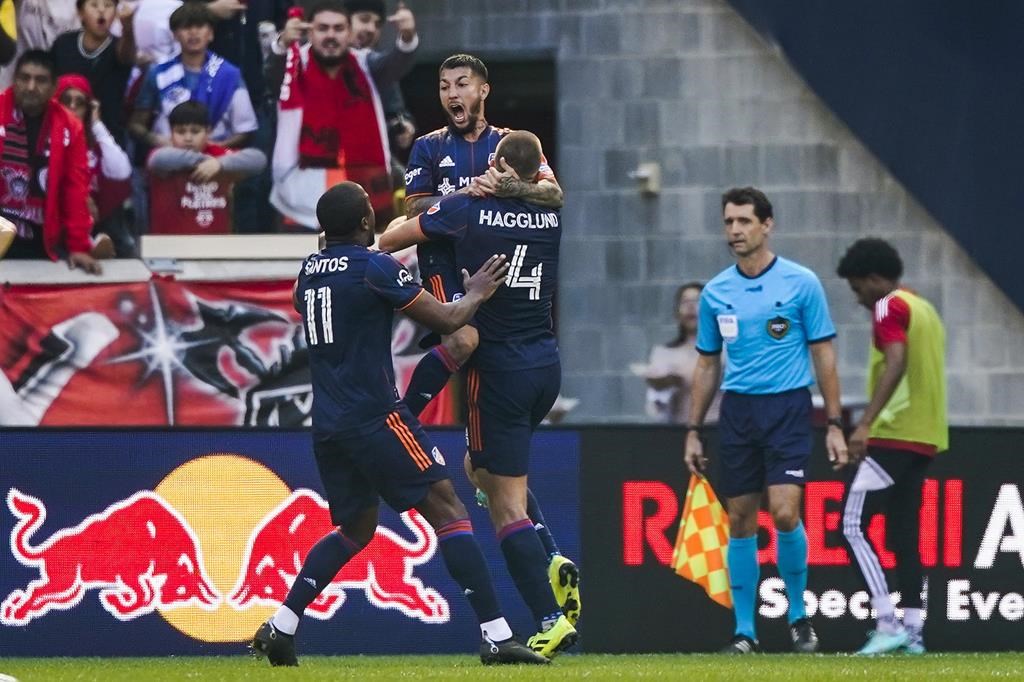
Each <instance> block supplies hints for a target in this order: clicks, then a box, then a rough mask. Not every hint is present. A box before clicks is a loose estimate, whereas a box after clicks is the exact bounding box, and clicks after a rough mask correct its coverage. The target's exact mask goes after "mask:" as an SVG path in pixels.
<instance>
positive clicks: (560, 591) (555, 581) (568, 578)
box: [548, 554, 583, 627]
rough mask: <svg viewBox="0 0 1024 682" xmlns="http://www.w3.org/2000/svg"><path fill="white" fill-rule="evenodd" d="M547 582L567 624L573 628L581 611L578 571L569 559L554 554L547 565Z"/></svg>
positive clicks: (578, 619)
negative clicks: (566, 619) (567, 620)
mask: <svg viewBox="0 0 1024 682" xmlns="http://www.w3.org/2000/svg"><path fill="white" fill-rule="evenodd" d="M548 581H549V582H550V583H551V591H552V592H554V593H555V601H556V602H558V605H559V606H560V607H561V609H562V613H564V614H565V617H566V618H568V619H569V624H570V625H572V626H573V627H575V626H576V623H578V622H579V621H580V611H581V610H582V609H583V605H582V602H581V601H580V569H578V568H576V564H574V563H573V562H572V560H571V559H567V558H566V557H564V556H562V555H561V554H556V555H555V556H553V557H551V563H550V564H548Z"/></svg>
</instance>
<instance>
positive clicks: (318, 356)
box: [251, 182, 550, 665]
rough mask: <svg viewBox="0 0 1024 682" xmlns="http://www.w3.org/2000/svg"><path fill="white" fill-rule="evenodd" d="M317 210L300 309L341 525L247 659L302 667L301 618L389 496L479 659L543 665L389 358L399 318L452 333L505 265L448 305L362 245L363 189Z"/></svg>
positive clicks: (368, 237)
mask: <svg viewBox="0 0 1024 682" xmlns="http://www.w3.org/2000/svg"><path fill="white" fill-rule="evenodd" d="M316 212H317V219H318V220H319V222H320V225H321V226H322V227H323V229H324V232H325V235H326V242H327V245H326V248H324V249H323V250H321V251H320V252H319V253H315V254H313V255H311V256H310V257H309V258H307V259H306V261H305V262H304V263H303V266H302V271H301V272H300V273H299V277H298V280H297V282H296V283H295V309H296V310H297V311H298V312H299V313H300V314H301V315H302V322H303V328H304V330H305V332H306V342H307V344H308V346H309V357H310V363H309V364H310V372H311V375H312V380H313V453H314V455H315V456H316V463H317V468H318V469H319V471H320V479H321V481H322V482H323V485H324V490H325V491H326V493H327V502H328V505H329V507H330V512H331V521H332V522H333V523H334V524H336V525H337V528H336V529H335V530H333V531H331V532H330V533H328V534H327V535H325V536H324V537H323V538H322V539H321V540H320V541H319V542H317V544H316V545H314V546H313V548H312V549H310V551H309V554H308V555H307V556H306V557H305V560H304V561H303V564H302V569H301V570H300V571H299V574H298V576H296V578H295V581H294V583H293V584H292V586H291V589H290V590H289V591H288V595H287V597H286V598H285V600H284V604H282V605H281V606H280V608H278V610H277V612H276V613H275V614H274V616H273V617H272V618H271V619H270V620H268V621H267V622H266V623H264V624H263V625H262V626H261V627H260V629H259V630H258V631H257V632H256V635H255V636H254V638H253V641H252V645H251V646H252V650H253V652H254V653H255V654H258V655H266V656H267V657H268V658H269V659H270V663H271V664H272V665H298V660H297V657H296V655H295V641H294V637H295V632H296V630H297V628H298V625H299V619H300V618H301V617H302V614H303V613H304V612H305V610H306V607H308V606H309V605H310V604H311V603H312V602H313V600H314V599H316V598H317V596H318V595H319V594H320V593H321V592H322V591H323V590H324V588H326V587H327V586H328V585H329V584H330V583H331V581H332V580H333V579H334V577H335V576H336V575H337V573H338V571H340V570H341V569H342V567H343V566H344V565H345V564H346V563H347V562H348V561H349V560H350V559H352V558H353V557H354V556H356V555H357V554H359V553H360V552H361V551H362V550H363V548H365V547H366V545H368V544H369V543H370V541H371V540H372V539H373V537H374V533H375V532H376V529H377V516H378V507H379V504H380V499H381V498H384V501H385V502H387V503H388V504H389V505H390V506H391V507H392V508H393V509H394V510H395V511H399V512H402V511H406V510H408V509H416V510H417V511H418V512H419V513H420V514H422V515H423V518H424V519H426V520H427V522H428V523H429V524H430V525H431V526H432V527H433V528H434V530H435V532H436V533H437V539H438V546H439V548H440V550H441V556H442V558H443V559H444V562H445V566H446V567H447V568H448V572H449V573H450V574H451V576H452V577H453V578H454V579H455V581H456V582H457V583H458V584H459V587H461V588H462V591H463V593H464V594H465V595H466V598H467V599H468V600H469V603H470V605H471V606H472V607H473V610H474V611H475V613H476V616H477V620H478V622H479V624H480V633H481V637H482V638H483V644H482V646H481V651H480V658H481V660H482V661H483V662H484V663H485V664H490V663H538V664H544V663H547V662H548V660H547V659H546V658H544V657H543V656H540V655H538V654H536V653H535V652H533V651H530V650H529V649H528V648H526V647H524V646H523V645H521V644H519V643H517V642H516V640H515V639H513V637H512V631H511V629H510V628H509V625H508V623H507V622H506V621H505V619H504V617H503V616H502V612H501V607H500V605H499V604H498V599H497V596H496V594H495V591H494V586H493V585H492V583H491V577H490V574H489V573H488V571H487V564H486V563H485V561H484V558H483V555H482V554H481V553H480V547H479V546H478V545H477V543H476V539H475V537H474V535H473V527H472V525H471V524H470V521H469V515H468V513H467V512H466V508H465V506H463V504H462V502H460V501H459V498H458V497H457V496H456V495H455V489H454V488H453V487H452V482H451V479H450V478H449V476H448V471H447V469H446V468H445V461H444V457H443V456H442V455H441V453H440V451H439V450H438V449H437V448H436V447H434V446H433V445H432V444H431V442H430V440H429V439H428V438H427V435H426V434H425V433H424V432H423V428H422V427H421V426H420V423H419V421H418V420H417V419H416V417H414V416H413V415H412V414H411V413H410V412H409V409H408V408H407V407H406V406H405V405H404V404H403V403H402V402H400V401H399V399H398V392H397V391H396V390H395V378H394V369H393V367H392V363H391V354H390V348H391V318H392V316H393V315H394V311H395V310H403V311H405V313H406V314H407V315H409V316H410V317H412V318H413V319H414V320H416V321H417V322H419V323H421V324H423V325H425V326H427V327H429V328H431V329H434V330H435V331H439V332H444V333H448V332H452V331H454V330H456V329H458V328H460V327H462V326H463V325H464V324H466V322H468V321H469V319H470V317H471V316H472V315H473V313H474V312H475V311H476V310H477V307H478V306H479V305H480V303H481V302H482V301H484V300H486V299H487V298H488V297H489V296H491V294H492V293H493V292H494V291H495V290H496V289H497V288H498V286H499V285H500V284H501V282H502V280H503V279H504V276H505V274H506V270H507V267H506V265H505V264H504V259H503V258H501V257H500V256H491V257H488V258H486V259H484V263H485V264H484V266H483V267H482V268H480V269H479V271H478V272H477V273H476V274H474V275H473V276H472V277H470V276H469V274H468V273H464V276H463V283H464V285H465V288H466V295H465V296H463V298H462V299H461V300H459V301H457V302H453V303H447V304H443V303H440V302H438V301H437V300H436V299H435V298H434V297H433V296H431V295H430V294H428V293H426V292H424V291H423V289H422V288H421V287H420V285H419V284H418V283H417V282H416V281H415V280H414V279H413V277H412V275H411V274H409V271H408V270H406V269H405V268H404V267H402V266H401V264H399V263H398V261H396V260H395V259H394V258H392V257H391V256H389V255H387V254H384V253H380V252H378V251H372V250H370V249H369V248H368V247H369V245H370V244H371V243H372V241H373V234H374V229H373V228H374V213H373V208H372V207H371V206H370V197H369V196H368V195H367V194H366V192H365V191H364V190H363V188H362V187H360V186H359V185H357V184H355V183H352V182H343V183H341V184H339V185H336V186H334V187H332V188H331V189H329V190H328V191H327V192H326V193H325V194H324V195H323V196H322V197H321V198H320V201H319V202H318V203H317V209H316ZM549 594H550V592H549Z"/></svg>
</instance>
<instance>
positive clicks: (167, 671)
mask: <svg viewBox="0 0 1024 682" xmlns="http://www.w3.org/2000/svg"><path fill="white" fill-rule="evenodd" d="M301 663H302V666H301V667H300V668H298V669H280V668H270V667H269V666H268V665H267V664H266V662H265V661H256V660H252V659H249V658H246V657H242V656H238V657H208V658H202V657H183V658H53V659H41V658H20V659H19V658H8V659H5V660H4V659H0V673H5V674H7V675H11V676H13V677H15V678H17V679H18V680H20V682H32V681H34V680H45V681H46V682H59V681H61V680H76V681H78V680H82V681H86V680H97V681H102V682H115V681H119V680H125V681H126V682H127V681H128V680H132V681H133V682H134V681H136V680H144V681H147V682H148V681H149V680H218V681H224V682H230V681H232V680H337V679H357V680H395V679H442V680H448V679H456V680H519V679H530V680H565V679H585V680H623V679H625V680H630V679H664V680H758V681H759V680H788V681H790V682H792V681H794V680H798V681H799V682H809V681H811V680H901V681H905V680H916V679H934V678H937V677H942V678H945V679H949V680H967V679H990V678H1001V679H1021V678H1022V677H1024V654H1019V653H999V654H928V655H926V656H919V657H908V656H893V657H884V658H874V659H861V658H854V657H851V656H843V655H821V656H795V655H760V656H744V657H724V656H711V655H682V654H658V655H627V656H609V655H599V654H584V655H578V656H572V655H567V656H562V657H560V658H558V659H557V660H556V661H555V662H554V663H552V664H551V665H550V666H545V667H543V668H540V667H507V666H506V667H494V668H485V667H483V666H481V665H480V663H479V662H478V661H477V660H476V659H475V658H473V657H471V656H347V657H340V656H338V657H330V656H307V657H305V658H303V659H302V660H301ZM0 679H3V678H0Z"/></svg>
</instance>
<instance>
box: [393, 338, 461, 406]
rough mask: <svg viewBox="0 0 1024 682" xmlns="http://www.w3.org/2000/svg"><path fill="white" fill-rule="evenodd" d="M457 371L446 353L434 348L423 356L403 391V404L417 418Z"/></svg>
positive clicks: (452, 360)
mask: <svg viewBox="0 0 1024 682" xmlns="http://www.w3.org/2000/svg"><path fill="white" fill-rule="evenodd" d="M457 371H459V363H457V362H455V358H453V357H452V356H451V355H450V354H449V353H448V351H446V350H445V349H444V348H442V347H441V346H434V347H433V348H431V349H430V352H429V353H427V354H426V355H424V356H423V358H422V359H421V360H420V362H419V364H418V365H416V369H415V370H414V371H413V373H412V379H410V380H409V387H408V388H407V389H406V390H405V398H403V400H405V404H406V405H407V406H408V407H409V411H411V412H412V413H413V414H414V415H416V416H417V417H418V416H419V415H420V412H422V411H423V409H424V408H425V407H426V406H427V404H428V403H429V402H430V401H431V400H433V399H434V396H436V395H437V394H438V393H440V392H441V391H442V389H444V387H445V384H447V383H448V379H450V378H451V376H452V374H454V373H455V372H457Z"/></svg>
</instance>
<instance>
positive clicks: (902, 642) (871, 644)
mask: <svg viewBox="0 0 1024 682" xmlns="http://www.w3.org/2000/svg"><path fill="white" fill-rule="evenodd" d="M909 643H910V634H909V633H908V632H907V631H906V630H904V629H903V628H900V629H899V630H897V631H896V632H880V631H878V630H874V631H872V632H871V633H870V634H869V635H868V641H867V643H865V644H864V646H862V647H861V648H860V651H858V652H857V653H856V655H857V656H879V655H881V654H889V653H892V652H894V651H898V650H899V649H902V648H903V647H905V646H907V644H909Z"/></svg>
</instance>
